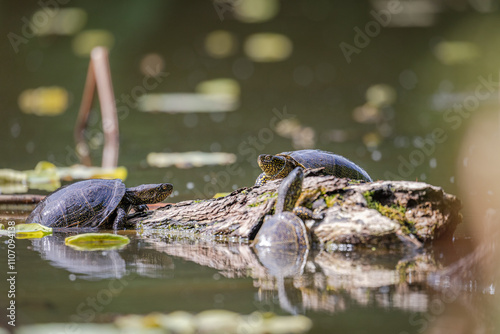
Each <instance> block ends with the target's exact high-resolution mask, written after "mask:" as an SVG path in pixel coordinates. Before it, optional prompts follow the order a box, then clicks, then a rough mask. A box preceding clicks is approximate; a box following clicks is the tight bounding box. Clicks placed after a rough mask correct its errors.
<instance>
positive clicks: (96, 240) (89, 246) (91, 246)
mask: <svg viewBox="0 0 500 334" xmlns="http://www.w3.org/2000/svg"><path fill="white" fill-rule="evenodd" d="M129 242H130V239H129V238H127V237H126V236H123V235H117V234H111V233H84V234H77V235H73V236H71V237H67V238H66V239H64V243H65V244H66V245H67V246H70V247H71V248H74V249H76V250H86V251H95V250H110V249H120V248H122V247H124V246H125V245H127V244H128V243H129Z"/></svg>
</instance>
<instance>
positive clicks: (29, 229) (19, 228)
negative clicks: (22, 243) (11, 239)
mask: <svg viewBox="0 0 500 334" xmlns="http://www.w3.org/2000/svg"><path fill="white" fill-rule="evenodd" d="M1 226H2V228H0V235H8V234H9V233H12V232H11V230H6V229H5V226H3V225H1ZM14 232H15V233H16V238H18V239H35V238H43V237H44V236H46V235H49V234H52V228H51V227H47V226H43V225H40V224H38V223H31V224H17V225H16V226H15V228H14Z"/></svg>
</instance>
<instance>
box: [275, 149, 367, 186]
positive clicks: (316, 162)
mask: <svg viewBox="0 0 500 334" xmlns="http://www.w3.org/2000/svg"><path fill="white" fill-rule="evenodd" d="M277 155H278V156H283V157H285V158H288V159H293V160H295V161H296V162H297V163H298V165H299V166H301V167H304V168H321V167H324V168H325V169H324V171H325V173H327V174H330V175H335V176H337V177H346V178H349V179H355V180H365V181H368V182H372V179H371V177H370V176H369V175H368V173H367V172H366V171H365V170H364V169H363V168H361V167H359V166H358V165H356V164H355V163H354V162H352V161H350V160H348V159H346V158H344V157H343V156H340V155H337V154H333V153H331V152H326V151H321V150H300V151H292V152H283V153H279V154H277Z"/></svg>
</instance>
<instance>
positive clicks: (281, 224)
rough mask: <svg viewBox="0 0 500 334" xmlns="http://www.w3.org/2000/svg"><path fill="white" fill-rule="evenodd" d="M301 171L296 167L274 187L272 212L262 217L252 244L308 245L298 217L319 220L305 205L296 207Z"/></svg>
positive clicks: (294, 248)
mask: <svg viewBox="0 0 500 334" xmlns="http://www.w3.org/2000/svg"><path fill="white" fill-rule="evenodd" d="M303 180H304V172H303V169H302V168H300V167H296V168H295V169H294V170H292V171H291V172H290V173H289V174H288V176H287V177H286V178H285V179H284V180H283V181H282V182H281V184H280V186H279V188H278V199H277V201H276V206H275V214H274V215H272V216H266V217H265V218H264V223H263V224H262V226H261V228H260V230H259V232H258V233H257V235H256V236H255V239H254V241H253V245H254V246H255V247H257V248H262V247H271V248H273V249H280V248H284V249H289V250H297V251H298V250H300V249H302V248H306V249H307V248H309V246H310V242H309V235H308V231H307V228H306V225H305V224H304V221H302V219H301V218H300V217H299V216H301V217H307V218H315V219H321V218H322V217H320V216H315V215H314V214H313V213H312V212H311V211H310V210H309V209H307V208H305V207H297V206H296V204H297V201H298V199H299V197H300V194H301V192H302V182H303Z"/></svg>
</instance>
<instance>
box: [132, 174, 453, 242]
mask: <svg viewBox="0 0 500 334" xmlns="http://www.w3.org/2000/svg"><path fill="white" fill-rule="evenodd" d="M317 174H318V173H309V174H308V175H306V177H305V179H304V184H303V193H304V195H306V196H304V198H305V200H303V201H302V205H305V206H307V207H309V208H312V209H315V210H316V211H317V212H320V213H322V214H323V215H324V219H323V220H321V221H313V220H308V221H306V225H307V226H308V228H309V230H310V232H311V237H312V240H313V241H314V242H315V243H316V244H322V245H324V246H326V247H336V245H338V244H353V245H363V246H367V247H394V246H396V247H397V246H398V245H400V244H401V243H403V244H406V245H411V246H416V247H419V246H421V245H422V244H423V243H428V242H431V241H433V240H436V239H439V238H442V237H446V236H451V235H452V233H453V231H454V230H455V227H456V225H457V224H458V223H459V222H460V221H461V215H460V213H459V210H460V208H461V203H460V201H459V200H458V199H457V198H456V197H455V196H453V195H450V194H447V193H445V192H444V191H443V189H441V188H439V187H435V186H432V185H429V184H426V183H422V182H408V181H377V182H372V183H363V182H361V183H359V182H357V181H355V182H354V181H350V180H348V179H339V178H336V177H334V176H324V175H317ZM279 183H280V181H279V180H276V181H271V182H268V183H266V184H264V185H263V186H261V187H251V188H241V189H238V190H235V191H233V192H232V193H231V194H229V195H227V196H225V197H221V198H216V199H215V198H214V199H207V200H191V201H184V202H180V203H176V204H168V205H166V206H165V207H162V208H159V209H157V210H154V211H149V212H147V213H137V214H133V215H131V216H129V219H128V221H129V223H132V224H134V225H135V226H137V227H138V228H148V229H149V228H151V229H157V228H161V229H170V230H184V231H191V232H193V233H199V234H208V235H217V236H222V237H226V238H228V239H229V238H244V239H249V240H251V239H253V238H254V237H255V235H256V233H257V231H258V230H259V228H260V226H261V225H262V222H263V219H264V217H265V216H266V215H269V214H272V213H273V212H274V204H275V201H276V197H277V189H278V186H279Z"/></svg>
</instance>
